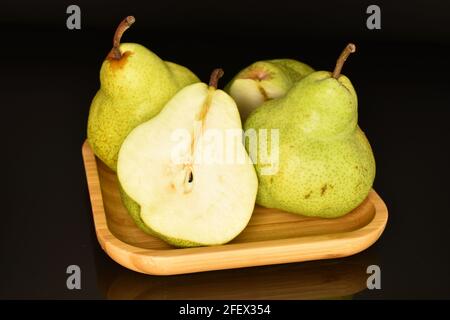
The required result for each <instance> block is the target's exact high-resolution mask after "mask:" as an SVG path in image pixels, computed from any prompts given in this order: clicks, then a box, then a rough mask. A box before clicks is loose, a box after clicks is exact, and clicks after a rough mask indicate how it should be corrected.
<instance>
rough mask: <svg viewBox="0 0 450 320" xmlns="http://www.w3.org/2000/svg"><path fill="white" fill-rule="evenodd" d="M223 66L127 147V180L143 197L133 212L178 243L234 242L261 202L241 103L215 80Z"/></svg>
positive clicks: (136, 196)
mask: <svg viewBox="0 0 450 320" xmlns="http://www.w3.org/2000/svg"><path fill="white" fill-rule="evenodd" d="M218 70H220V69H218ZM218 70H216V71H215V72H214V73H213V75H212V77H211V82H210V85H209V86H208V85H206V84H204V83H197V84H193V85H189V86H187V87H185V88H184V89H182V90H181V91H179V92H178V93H177V94H176V95H175V96H174V97H173V98H172V99H171V100H170V101H169V102H168V103H167V104H166V106H165V107H164V109H163V110H162V111H161V112H160V113H159V114H158V115H157V116H156V117H154V118H152V119H151V120H149V121H147V122H145V123H143V124H141V125H139V126H138V127H136V128H135V129H134V130H133V131H132V132H131V133H130V134H129V135H128V137H127V138H126V139H125V141H124V143H123V144H122V147H121V149H120V152H119V159H118V166H117V174H118V178H119V182H120V184H121V187H122V189H123V192H124V193H125V194H126V195H125V198H126V197H129V198H130V200H132V201H134V202H135V203H136V205H134V204H132V203H131V204H130V202H129V201H128V205H127V207H128V208H134V209H132V210H134V212H132V216H133V215H134V218H135V220H139V221H137V222H138V224H139V223H141V224H143V226H142V225H141V228H142V229H143V230H144V231H147V232H149V233H152V234H155V235H157V236H159V237H160V238H161V239H163V240H165V241H166V242H168V243H170V244H172V245H175V246H182V247H186V246H198V245H218V244H223V243H226V242H228V241H230V240H232V239H233V238H234V237H236V236H237V235H238V234H239V233H240V232H241V231H242V230H243V229H244V228H245V226H246V225H247V223H248V221H249V220H250V217H251V214H252V212H253V209H254V204H255V199H256V193H257V189H258V180H257V177H256V173H255V170H254V167H253V165H252V162H251V160H250V159H249V157H248V154H247V153H246V151H245V148H244V145H243V143H242V125H241V121H240V117H239V113H238V110H237V106H236V104H235V102H234V101H233V99H232V98H231V97H230V96H229V95H228V94H226V93H225V92H224V91H222V90H217V89H216V87H215V86H216V85H217V80H218V78H219V77H220V76H221V70H220V71H218ZM236 133H238V134H236ZM230 137H234V138H230ZM125 204H127V203H125ZM137 205H138V206H137ZM136 210H139V213H138V216H136Z"/></svg>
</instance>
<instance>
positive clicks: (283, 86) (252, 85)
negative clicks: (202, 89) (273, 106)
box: [225, 59, 314, 121]
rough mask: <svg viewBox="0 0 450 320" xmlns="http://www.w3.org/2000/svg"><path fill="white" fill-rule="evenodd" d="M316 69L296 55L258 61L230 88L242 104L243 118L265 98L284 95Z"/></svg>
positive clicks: (236, 78)
mask: <svg viewBox="0 0 450 320" xmlns="http://www.w3.org/2000/svg"><path fill="white" fill-rule="evenodd" d="M313 71H314V69H313V68H311V67H310V66H308V65H307V64H304V63H302V62H300V61H297V60H293V59H274V60H265V61H258V62H255V63H253V64H251V65H250V66H248V67H247V68H245V69H243V70H242V71H240V72H239V73H238V74H237V75H236V76H235V77H234V78H233V79H232V80H231V81H230V83H229V84H228V85H227V87H226V89H225V90H226V91H227V92H228V93H229V94H230V95H231V97H233V99H234V100H235V101H236V104H237V106H238V108H239V112H240V114H241V119H242V121H245V120H246V119H247V117H248V116H249V115H250V113H251V112H252V111H253V110H254V109H256V108H257V107H259V106H260V105H262V104H263V103H264V102H265V101H268V100H271V99H276V98H280V97H282V96H284V95H285V94H286V92H287V91H288V90H289V89H290V88H291V87H292V86H293V85H294V83H296V82H297V81H299V80H301V79H302V78H303V77H305V76H306V75H308V74H310V73H311V72H313Z"/></svg>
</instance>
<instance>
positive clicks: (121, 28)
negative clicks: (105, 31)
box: [109, 16, 136, 60]
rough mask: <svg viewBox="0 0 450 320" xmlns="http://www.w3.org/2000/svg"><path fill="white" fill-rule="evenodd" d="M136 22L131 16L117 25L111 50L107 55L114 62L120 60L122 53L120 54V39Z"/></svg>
mask: <svg viewBox="0 0 450 320" xmlns="http://www.w3.org/2000/svg"><path fill="white" fill-rule="evenodd" d="M135 21H136V19H134V17H133V16H128V17H126V18H125V19H123V20H122V21H121V22H120V23H119V25H118V26H117V29H116V32H115V33H114V38H113V48H112V49H111V52H110V53H109V55H110V56H111V57H112V58H113V59H116V60H119V59H120V58H122V53H120V50H119V46H120V39H121V38H122V35H123V33H124V32H125V31H126V30H127V29H128V28H129V27H130V26H131V25H132V24H133V23H134V22H135Z"/></svg>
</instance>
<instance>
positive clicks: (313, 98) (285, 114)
mask: <svg viewBox="0 0 450 320" xmlns="http://www.w3.org/2000/svg"><path fill="white" fill-rule="evenodd" d="M354 51H355V45H353V44H349V45H348V46H347V47H346V48H345V50H344V51H343V52H342V54H341V56H340V57H339V59H338V60H337V63H336V67H335V69H334V72H333V73H331V72H326V71H317V72H314V73H311V74H309V75H308V76H306V77H304V78H303V79H302V80H300V81H299V82H297V83H296V84H295V85H294V86H293V87H292V88H291V89H290V90H289V91H288V93H287V94H286V95H285V96H284V97H282V98H280V99H274V100H270V101H267V102H265V103H264V104H263V105H262V106H261V107H259V108H257V109H256V110H255V111H254V112H253V113H252V114H251V115H250V117H249V118H248V119H247V121H246V123H245V129H246V132H247V130H249V129H255V130H256V131H259V130H261V129H268V130H271V129H278V130H279V143H278V145H277V143H276V141H275V142H274V141H271V142H270V144H268V145H270V149H271V150H270V152H278V155H279V163H278V167H277V168H278V171H277V172H276V173H274V174H272V175H269V174H263V173H264V171H263V169H264V167H265V166H267V163H264V161H261V157H260V154H261V152H259V154H258V155H254V154H252V153H251V154H250V156H251V157H252V159H253V161H254V162H255V167H256V171H257V174H258V178H259V189H258V195H257V203H258V204H260V205H262V206H264V207H269V208H278V209H281V210H285V211H289V212H293V213H297V214H301V215H305V216H316V217H324V218H334V217H339V216H342V215H344V214H346V213H348V212H350V211H351V210H352V209H354V208H355V207H357V206H358V205H359V204H360V203H361V202H362V201H363V200H364V199H365V198H366V197H367V195H368V193H369V191H370V189H371V187H372V183H373V180H374V177H375V159H374V156H373V153H372V150H371V147H370V144H369V142H368V140H367V138H366V136H365V135H364V133H363V132H362V131H361V129H360V128H359V127H358V123H357V122H358V111H357V96H356V92H355V90H354V88H353V85H352V84H351V82H350V80H349V79H348V78H347V77H346V76H344V75H341V74H340V72H341V69H342V66H343V64H344V61H345V60H346V59H347V57H348V56H349V55H350V53H351V52H354ZM266 143H267V141H266ZM246 145H247V147H248V148H249V147H250V143H249V142H247V143H246Z"/></svg>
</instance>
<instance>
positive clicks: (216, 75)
mask: <svg viewBox="0 0 450 320" xmlns="http://www.w3.org/2000/svg"><path fill="white" fill-rule="evenodd" d="M222 76H223V70H222V69H220V68H217V69H214V70H213V72H212V73H211V77H210V78H209V86H210V87H213V88H215V89H217V85H218V83H219V79H220V78H222Z"/></svg>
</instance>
